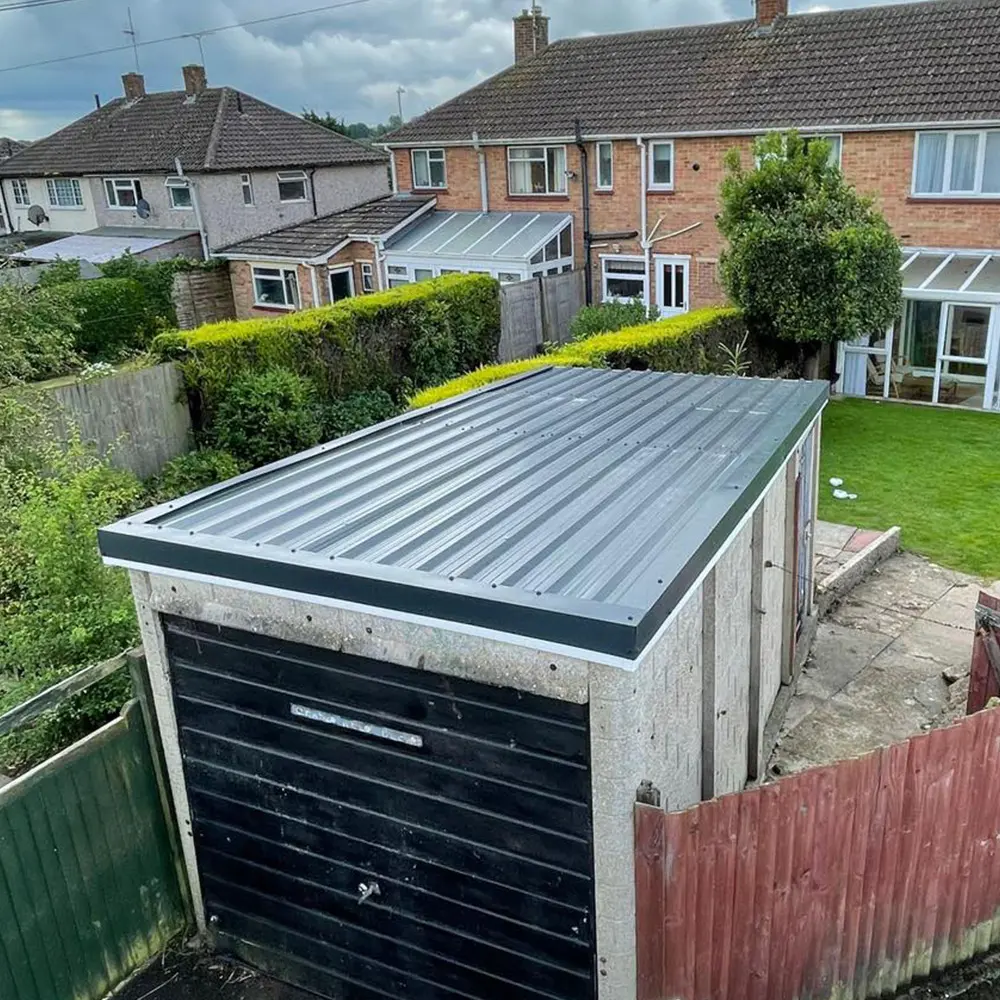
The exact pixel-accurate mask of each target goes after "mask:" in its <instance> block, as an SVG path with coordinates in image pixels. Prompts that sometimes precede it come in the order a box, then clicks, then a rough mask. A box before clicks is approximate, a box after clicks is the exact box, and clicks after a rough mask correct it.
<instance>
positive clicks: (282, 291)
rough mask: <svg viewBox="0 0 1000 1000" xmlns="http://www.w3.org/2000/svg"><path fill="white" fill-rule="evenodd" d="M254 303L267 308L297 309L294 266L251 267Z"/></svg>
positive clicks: (297, 294)
mask: <svg viewBox="0 0 1000 1000" xmlns="http://www.w3.org/2000/svg"><path fill="white" fill-rule="evenodd" d="M252 274H253V301H254V305H257V306H264V307H266V308H268V309H298V308H299V303H300V301H301V299H300V298H299V275H298V271H297V270H296V269H295V268H294V267H256V266H255V267H253V268H252Z"/></svg>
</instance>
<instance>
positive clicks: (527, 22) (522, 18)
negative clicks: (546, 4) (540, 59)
mask: <svg viewBox="0 0 1000 1000" xmlns="http://www.w3.org/2000/svg"><path fill="white" fill-rule="evenodd" d="M548 45H549V19H548V18H547V17H546V16H545V15H544V14H543V13H542V8H541V7H540V6H539V5H538V4H537V3H533V4H532V5H531V10H527V9H525V10H523V11H521V13H520V14H518V16H517V17H515V18H514V62H515V63H519V62H521V61H522V60H523V59H530V58H531V57H532V56H537V55H538V53H539V52H541V51H542V50H543V49H546V48H548Z"/></svg>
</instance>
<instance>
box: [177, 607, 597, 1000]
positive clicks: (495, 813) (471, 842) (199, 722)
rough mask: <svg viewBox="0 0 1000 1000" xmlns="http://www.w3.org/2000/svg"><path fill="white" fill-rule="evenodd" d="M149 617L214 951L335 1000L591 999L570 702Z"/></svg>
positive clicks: (585, 772)
mask: <svg viewBox="0 0 1000 1000" xmlns="http://www.w3.org/2000/svg"><path fill="white" fill-rule="evenodd" d="M166 627H167V645H168V650H169V654H170V662H171V667H172V673H173V677H174V684H175V691H176V706H177V716H178V722H179V724H180V729H181V747H182V752H183V757H184V767H185V772H186V777H187V783H188V790H189V794H190V798H191V806H192V812H193V818H194V831H195V837H196V841H197V850H198V863H199V870H200V873H201V881H202V888H203V891H204V895H205V904H206V910H207V913H208V916H209V919H210V920H211V923H212V926H213V929H214V931H215V932H216V935H217V937H216V940H217V944H218V947H219V949H220V950H221V951H224V952H229V953H232V954H235V955H237V956H239V957H241V958H243V959H245V960H247V961H249V962H251V963H252V964H254V965H257V966H259V967H261V968H264V969H266V970H267V971H269V972H271V973H272V974H276V975H278V976H279V977H281V978H283V979H286V980H288V981H290V982H294V983H296V984H298V985H301V986H304V987H306V988H308V989H311V990H314V991H316V992H318V993H320V994H322V995H325V996H329V997H334V998H338V1000H339V998H349V1000H375V998H393V1000H396V998H399V997H412V998H420V1000H429V998H435V1000H437V998H442V1000H449V998H452V997H455V998H463V1000H493V998H497V1000H499V998H504V1000H517V998H524V1000H533V998H541V997H544V998H558V1000H564V998H565V1000H569V998H572V1000H589V998H592V997H594V995H595V989H594V944H593V940H594V929H593V879H592V873H593V858H592V842H593V838H592V832H591V816H590V772H589V749H588V746H589V740H588V723H587V711H586V708H585V707H583V706H576V705H568V704H564V703H561V702H556V701H550V700H548V699H544V698H538V697H535V696H532V695H527V694H523V693H520V692H516V691H510V690H503V689H498V688H492V687H487V686H484V685H480V684H473V683H469V682H464V681H458V680H455V679H450V678H446V677H442V676H440V675H436V674H430V673H425V672H422V671H416V670H410V669H406V668H402V667H397V666H392V665H389V664H386V663H379V662H376V661H372V660H366V659H363V658H360V657H354V656H348V655H345V654H342V653H335V652H332V651H326V650H320V649H316V648H314V647H311V646H301V645H295V644H291V643H287V642H281V641H278V640H274V639H268V638H263V637H261V636H256V635H252V634H249V633H245V632H236V631H232V630H228V629H219V628H217V627H215V626H209V625H204V624H199V623H195V622H190V621H184V620H180V619H167V621H166Z"/></svg>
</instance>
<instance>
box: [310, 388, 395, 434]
mask: <svg viewBox="0 0 1000 1000" xmlns="http://www.w3.org/2000/svg"><path fill="white" fill-rule="evenodd" d="M399 411H400V407H399V406H397V405H396V403H395V401H394V400H393V398H392V396H390V395H389V393H387V392H383V391H382V390H381V389H376V390H374V391H373V392H356V393H354V395H352V396H348V397H347V399H338V400H337V401H336V402H335V403H331V404H330V405H329V406H327V407H326V408H325V410H324V412H323V434H324V437H326V438H328V439H329V440H333V439H334V438H338V437H343V436H344V435H345V434H353V433H354V432H355V431H360V430H363V429H364V428H365V427H371V426H372V424H378V423H381V422H382V421H383V420H388V419H389V418H390V417H394V416H396V414H397V413H399Z"/></svg>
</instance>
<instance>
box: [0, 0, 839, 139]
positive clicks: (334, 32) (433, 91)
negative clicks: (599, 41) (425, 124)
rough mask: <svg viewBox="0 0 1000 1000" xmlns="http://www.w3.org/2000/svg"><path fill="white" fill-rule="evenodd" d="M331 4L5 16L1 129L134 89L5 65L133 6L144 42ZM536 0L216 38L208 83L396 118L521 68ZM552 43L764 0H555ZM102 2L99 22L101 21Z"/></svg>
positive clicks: (152, 82) (142, 55)
mask: <svg viewBox="0 0 1000 1000" xmlns="http://www.w3.org/2000/svg"><path fill="white" fill-rule="evenodd" d="M321 2H322V0H286V3H287V7H286V5H285V4H282V5H281V6H280V7H276V5H275V4H274V2H273V0H71V2H68V3H66V4H61V5H55V6H47V7H43V8H40V9H38V10H26V11H16V12H0V134H10V135H14V136H15V137H17V138H25V139H30V138H38V137H39V136H41V135H45V134H47V133H48V132H50V131H53V130H55V129H56V128H59V127H61V126H62V125H65V124H66V123H68V122H70V121H72V120H73V119H75V118H78V117H79V116H80V115H83V114H85V113H86V112H87V111H89V110H90V109H91V108H93V106H94V104H93V101H94V97H93V95H94V94H95V93H99V94H100V95H101V97H102V98H103V99H104V100H108V99H110V98H112V97H116V96H118V94H119V93H120V92H121V80H120V77H121V74H122V73H124V72H128V71H129V70H131V69H134V62H133V55H132V53H131V52H130V51H127V50H126V51H121V52H116V53H112V54H108V55H104V56H99V57H94V58H89V59H81V60H75V61H69V62H61V63H57V64H54V65H51V66H46V67H38V68H35V69H26V70H18V71H16V72H3V68H4V67H10V66H15V65H20V64H23V63H29V62H34V61H36V60H43V59H53V58H56V57H59V56H62V55H71V54H74V53H80V52H87V51H92V50H97V49H105V48H109V47H112V46H117V45H122V44H124V43H125V42H126V41H127V39H126V38H125V36H124V35H123V34H122V29H123V28H124V27H125V25H126V8H127V7H128V6H131V9H132V16H133V20H134V22H135V26H136V29H137V31H138V33H139V37H140V39H141V40H150V39H155V38H162V37H164V36H171V35H179V34H183V33H185V32H187V33H190V32H198V31H204V30H205V29H208V28H212V27H218V26H221V25H226V24H234V23H237V22H243V21H248V20H253V19H255V18H261V17H270V16H273V15H274V14H275V13H276V12H280V11H282V10H284V9H287V10H290V11H291V10H296V9H299V10H302V9H307V8H310V7H316V6H319V4H320V3H321ZM858 3H859V0H828V3H825V4H810V3H809V0H801V2H799V3H796V2H795V0H793V3H792V8H793V11H795V10H800V11H806V10H816V9H819V8H820V7H827V6H829V7H845V6H857V5H858ZM527 5H528V0H420V2H419V3H418V2H415V0H367V2H366V3H363V4H360V5H357V6H353V7H344V8H341V9H339V10H330V11H326V12H321V13H315V14H310V15H308V16H304V17H296V18H289V19H287V20H283V21H278V22H273V23H270V24H262V25H255V26H250V27H246V28H239V29H235V30H231V31H225V32H220V33H218V34H209V35H206V36H204V37H203V39H202V45H203V48H204V53H205V62H206V66H207V69H208V76H209V82H210V83H212V84H217V85H219V84H227V85H229V86H233V87H238V88H239V89H241V90H244V91H246V92H249V93H252V94H254V95H255V96H257V97H260V98H262V99H263V100H266V101H270V102H271V103H273V104H277V105H278V106H280V107H284V108H287V109H288V110H291V111H295V112H298V111H301V110H302V109H303V108H315V109H316V110H318V111H321V112H326V111H329V112H331V113H333V114H335V115H337V116H338V117H344V118H347V119H348V120H349V121H368V122H378V121H385V120H386V119H387V118H388V117H389V115H390V114H393V113H394V112H395V110H396V90H397V88H398V87H400V86H402V87H403V88H405V90H406V93H405V95H404V97H403V101H404V111H405V113H406V115H407V116H408V117H409V116H412V115H416V114H419V113H421V112H423V111H426V110H427V109H428V108H429V107H433V106H434V105H435V104H438V103H440V102H441V101H443V100H446V99H448V98H450V97H452V96H454V95H455V94H457V93H459V92H461V91H462V90H465V89H466V88H468V87H470V86H473V85H474V84H476V83H478V82H479V81H481V80H483V79H485V78H486V77H488V76H491V75H492V74H493V73H496V72H498V71H499V70H501V69H503V68H504V67H505V66H507V65H509V64H510V62H511V59H512V27H511V18H512V17H513V16H514V15H515V14H516V13H518V12H519V11H520V10H521V8H522V7H525V6H527ZM543 6H544V8H545V13H546V14H548V15H549V16H550V17H551V19H552V20H551V33H552V37H553V38H554V39H555V38H562V37H568V36H575V35H583V34H594V33H600V32H607V31H629V30H638V29H643V28H653V27H666V26H669V25H675V24H691V23H703V22H707V21H717V20H723V19H726V18H735V17H748V16H750V15H751V13H752V7H751V0H699V2H698V3H691V2H690V0H617V2H610V0H543ZM97 7H100V16H99V17H98V16H96V14H97ZM199 58H200V55H199V47H198V44H197V42H196V40H195V39H194V38H187V39H183V40H178V41H172V42H166V43H163V44H157V45H150V46H147V47H143V48H141V49H140V50H139V59H140V63H141V67H142V70H143V72H144V73H145V75H146V85H147V87H148V88H149V89H151V90H167V89H178V88H179V87H180V86H181V76H180V67H181V65H183V64H184V63H187V62H195V61H198V60H199Z"/></svg>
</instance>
